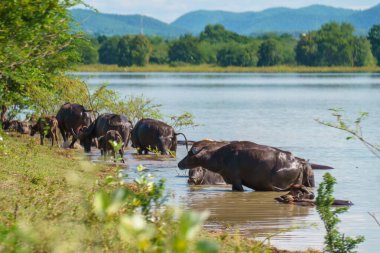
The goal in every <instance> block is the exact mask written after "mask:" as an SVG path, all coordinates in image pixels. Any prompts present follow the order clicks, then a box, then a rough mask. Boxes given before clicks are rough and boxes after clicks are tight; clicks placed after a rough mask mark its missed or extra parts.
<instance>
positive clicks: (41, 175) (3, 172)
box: [0, 131, 317, 252]
mask: <svg viewBox="0 0 380 253" xmlns="http://www.w3.org/2000/svg"><path fill="white" fill-rule="evenodd" d="M0 136H3V137H4V140H2V141H1V140H0V189H1V191H0V213H1V215H0V252H129V251H128V245H127V244H126V243H124V242H122V241H121V239H120V238H119V235H118V230H117V221H113V220H111V221H102V220H100V219H98V218H97V217H96V215H95V214H94V212H93V207H92V203H93V198H94V194H95V192H97V191H98V190H100V189H101V190H105V191H108V190H114V189H115V187H120V186H118V185H116V186H115V185H107V184H105V183H104V182H105V178H106V177H107V176H113V175H115V174H116V173H117V169H116V168H115V167H110V166H105V165H94V164H92V163H90V162H88V161H86V160H84V159H83V158H81V157H82V156H81V154H82V151H75V150H64V149H60V148H57V147H53V148H51V147H50V146H40V145H38V138H30V137H28V136H19V135H16V134H8V135H7V134H4V133H2V132H1V131H0ZM169 233H170V232H169ZM202 236H203V237H205V238H208V239H212V240H216V241H217V242H218V243H219V244H220V249H221V250H220V252H264V251H262V250H263V249H268V247H266V246H265V247H264V248H260V249H259V246H258V245H259V244H258V242H256V241H253V240H248V239H245V238H240V237H238V236H231V235H228V234H226V233H223V232H217V233H210V232H206V231H203V232H202ZM4 238H6V240H4ZM272 251H273V252H288V251H278V250H277V249H272ZM266 252H271V251H270V250H268V251H266ZM308 252H317V251H308Z"/></svg>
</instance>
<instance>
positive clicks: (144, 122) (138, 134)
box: [131, 119, 187, 155]
mask: <svg viewBox="0 0 380 253" xmlns="http://www.w3.org/2000/svg"><path fill="white" fill-rule="evenodd" d="M179 134H181V135H183V137H184V138H185V140H186V148H187V139H186V137H185V135H184V134H183V133H176V132H175V131H174V128H173V127H171V126H169V125H168V124H166V123H164V122H162V121H159V120H155V119H141V120H140V121H138V122H137V123H136V125H135V127H134V128H133V130H132V134H131V140H132V147H134V148H136V149H137V152H138V153H139V154H142V153H143V152H144V154H147V153H148V151H154V150H157V151H159V152H160V153H161V154H162V155H167V154H168V152H169V151H170V152H176V150H177V135H179Z"/></svg>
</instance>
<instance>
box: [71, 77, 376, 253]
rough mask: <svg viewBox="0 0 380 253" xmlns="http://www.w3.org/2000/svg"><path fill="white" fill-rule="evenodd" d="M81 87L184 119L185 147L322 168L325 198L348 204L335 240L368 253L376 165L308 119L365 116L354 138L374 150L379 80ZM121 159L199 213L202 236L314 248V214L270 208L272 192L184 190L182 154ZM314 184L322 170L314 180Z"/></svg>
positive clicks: (147, 81)
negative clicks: (246, 146)
mask: <svg viewBox="0 0 380 253" xmlns="http://www.w3.org/2000/svg"><path fill="white" fill-rule="evenodd" d="M72 74H73V75H76V76H79V77H80V78H82V79H84V80H86V81H87V82H88V84H90V86H91V88H95V87H97V86H99V85H101V84H103V83H107V84H109V88H111V89H114V90H116V91H117V92H118V93H119V94H120V95H121V96H122V97H124V96H131V95H134V96H136V95H141V94H143V95H144V96H146V97H148V98H152V99H153V100H154V102H155V103H157V104H162V111H163V113H164V114H165V115H178V114H180V113H183V112H185V111H188V112H191V113H192V114H193V115H194V117H195V120H196V122H197V123H199V124H201V125H200V126H199V127H196V128H194V129H185V130H183V131H182V132H184V133H185V134H186V135H187V138H188V139H190V140H200V139H204V138H211V139H215V140H249V141H254V142H256V143H260V144H266V145H270V146H275V147H280V148H282V149H285V150H289V151H291V152H293V153H294V154H295V155H297V156H299V157H303V158H305V159H309V160H310V161H311V162H314V163H319V164H325V165H330V166H332V167H334V168H335V170H333V171H330V172H331V173H332V174H333V176H334V177H336V179H337V181H338V184H337V185H336V186H335V193H334V195H335V197H336V198H337V199H347V200H351V201H352V202H353V203H354V206H352V207H351V208H350V209H349V211H348V212H347V213H346V214H343V215H341V216H340V218H341V220H342V223H341V224H340V228H341V231H343V232H344V233H346V234H347V235H349V236H356V235H364V236H365V238H366V240H365V242H364V243H363V244H361V245H360V248H359V252H376V251H377V250H378V242H379V240H380V227H379V226H378V225H377V224H376V223H375V221H374V219H373V218H372V217H371V216H370V215H369V214H368V212H372V213H375V214H376V215H377V217H378V218H379V219H380V201H379V200H380V197H379V194H380V183H379V182H380V160H379V159H378V158H376V157H375V156H374V155H373V154H371V153H370V152H369V151H368V150H367V149H366V147H365V146H363V145H362V144H361V143H360V142H358V141H356V140H346V137H347V136H348V135H347V134H346V133H343V132H341V131H339V130H336V129H332V128H328V127H325V126H322V125H320V124H318V123H317V122H315V120H314V119H316V118H320V119H325V120H330V121H333V120H334V118H332V117H331V116H330V112H329V111H328V109H329V108H343V109H344V110H345V114H344V115H345V116H347V118H348V119H352V120H354V119H355V117H356V116H357V115H358V113H359V112H364V111H365V112H369V118H368V119H366V120H365V121H364V122H363V124H362V127H363V134H364V136H366V138H367V139H368V140H370V141H372V142H375V143H376V142H377V143H380V131H379V126H380V75H379V74H283V73H281V74H220V73H217V74H211V73H191V74H190V73H189V74H188V73H72ZM132 153H134V151H133V150H129V151H128V158H129V167H130V168H129V169H127V173H128V170H129V171H130V170H131V168H133V167H135V166H136V165H137V164H144V165H145V166H146V167H147V168H148V169H149V171H150V172H151V173H152V174H154V175H155V176H156V177H164V178H166V185H167V188H168V191H169V192H172V193H174V194H175V196H174V198H173V200H171V203H173V204H181V205H184V206H185V208H193V209H196V210H205V209H207V210H209V212H210V218H209V220H208V222H207V224H206V226H205V227H206V228H208V229H228V230H229V231H230V232H231V233H236V232H240V233H243V234H245V235H247V236H249V237H252V238H253V237H255V238H259V239H263V238H265V237H267V236H269V235H273V234H275V233H279V232H281V233H279V234H278V235H276V236H274V237H273V238H271V243H272V244H273V245H275V246H278V247H280V248H283V249H306V248H308V247H312V248H317V249H322V247H323V236H324V228H323V224H322V222H321V221H320V219H319V216H318V214H317V212H316V210H315V209H314V208H310V207H298V206H291V205H284V204H279V203H276V201H275V200H273V198H274V197H276V196H279V195H281V193H276V192H269V193H262V192H254V191H252V190H249V189H247V191H245V192H243V193H237V192H231V189H230V187H227V186H212V187H189V186H188V185H187V183H186V181H187V178H186V177H183V176H180V175H183V173H184V172H183V171H179V170H178V168H177V166H176V164H177V162H178V161H179V160H180V159H182V158H183V157H184V156H185V154H186V150H185V148H184V147H183V146H180V147H179V150H178V152H177V160H175V159H172V160H166V161H161V162H158V161H151V160H149V159H143V160H141V159H137V158H134V157H133V155H132ZM315 173H316V184H319V183H320V182H321V179H322V175H323V173H324V171H315Z"/></svg>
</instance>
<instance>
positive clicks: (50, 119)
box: [30, 116, 58, 146]
mask: <svg viewBox="0 0 380 253" xmlns="http://www.w3.org/2000/svg"><path fill="white" fill-rule="evenodd" d="M57 129H58V120H57V119H56V117H55V116H44V117H41V118H39V119H38V121H37V123H36V124H35V125H33V126H32V131H31V133H30V135H31V136H34V135H35V134H36V133H39V134H40V144H41V145H44V138H45V137H46V138H49V139H51V145H52V146H53V145H54V141H56V143H57V145H58V136H57Z"/></svg>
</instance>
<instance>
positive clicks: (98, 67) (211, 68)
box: [73, 64, 380, 73]
mask: <svg viewBox="0 0 380 253" xmlns="http://www.w3.org/2000/svg"><path fill="white" fill-rule="evenodd" d="M73 71H78V72H186V73H375V72H380V67H306V66H274V67H232V66H231V67H220V66H215V65H184V66H182V65H181V66H169V65H148V66H145V67H138V66H132V67H118V66H117V65H103V64H92V65H78V66H76V67H75V68H74V69H73Z"/></svg>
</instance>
